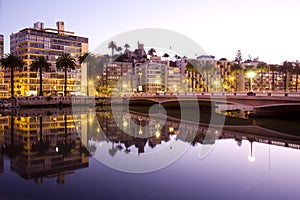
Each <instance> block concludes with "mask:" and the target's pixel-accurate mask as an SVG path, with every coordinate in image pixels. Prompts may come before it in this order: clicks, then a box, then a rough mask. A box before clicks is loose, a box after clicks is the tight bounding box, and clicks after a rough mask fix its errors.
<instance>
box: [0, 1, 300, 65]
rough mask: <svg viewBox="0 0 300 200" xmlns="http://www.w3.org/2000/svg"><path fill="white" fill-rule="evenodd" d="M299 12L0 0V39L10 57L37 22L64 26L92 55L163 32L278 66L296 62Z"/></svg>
mask: <svg viewBox="0 0 300 200" xmlns="http://www.w3.org/2000/svg"><path fill="white" fill-rule="evenodd" d="M299 7H300V1H299V0H251V1H249V0H205V1H204V0H185V1H182V0H177V1H176V0H173V1H172V0H164V1H161V0H152V1H143V0H120V1H104V0H85V1H83V0H51V1H43V0H28V1H22V0H0V33H1V34H4V36H5V52H9V35H10V34H11V33H15V32H18V31H19V30H21V29H23V28H27V27H32V26H33V23H34V22H37V21H42V22H44V23H45V27H52V28H55V27H56V21H64V22H65V29H66V30H70V31H74V32H75V34H76V35H79V36H84V37H88V38H89V51H91V52H92V51H93V50H94V49H96V48H97V47H98V46H99V45H101V44H103V43H104V42H106V41H108V40H109V39H110V38H111V37H113V36H115V35H118V34H121V33H124V32H127V31H131V30H135V29H141V28H163V29H167V30H171V31H175V32H178V33H180V34H183V35H185V36H186V37H188V38H189V39H191V40H193V41H194V42H195V43H197V44H198V45H199V46H201V47H202V48H203V49H204V51H205V52H206V53H207V54H209V55H214V56H215V57H216V59H220V58H223V57H224V58H227V59H229V60H234V58H235V55H236V52H237V50H241V52H242V56H243V59H244V60H246V59H248V58H249V55H250V56H251V58H256V57H259V60H261V61H265V62H267V63H270V64H271V63H272V64H279V63H282V62H283V61H285V60H289V61H296V60H300V51H299V49H300V27H299V25H300V21H299V19H300V12H299V11H298V9H299ZM141 42H143V41H141ZM120 45H122V46H123V45H124V44H120ZM130 45H131V46H134V44H130ZM145 46H147V44H145ZM198 55H199V53H198Z"/></svg>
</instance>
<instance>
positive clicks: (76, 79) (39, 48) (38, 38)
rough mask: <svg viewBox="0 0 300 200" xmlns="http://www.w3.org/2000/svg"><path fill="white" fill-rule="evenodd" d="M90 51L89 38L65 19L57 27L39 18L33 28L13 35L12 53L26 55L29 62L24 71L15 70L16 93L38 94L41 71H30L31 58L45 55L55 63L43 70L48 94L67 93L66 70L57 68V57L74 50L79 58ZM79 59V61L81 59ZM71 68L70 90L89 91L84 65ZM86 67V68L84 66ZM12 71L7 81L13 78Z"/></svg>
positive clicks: (72, 91)
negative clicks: (68, 27)
mask: <svg viewBox="0 0 300 200" xmlns="http://www.w3.org/2000/svg"><path fill="white" fill-rule="evenodd" d="M85 52H88V38H85V37H80V36H75V35H74V32H71V31H66V30H65V26H64V22H57V28H56V29H54V28H45V27H44V23H42V22H36V23H34V27H33V28H25V29H22V30H20V31H19V32H17V33H13V34H11V35H10V53H11V54H13V55H16V56H18V57H20V58H22V59H23V60H24V62H25V64H26V67H25V69H24V70H23V71H22V72H19V73H18V72H17V73H16V74H15V88H16V89H15V93H16V94H15V95H16V96H18V95H20V96H28V95H37V92H38V91H39V76H38V72H32V71H30V64H31V62H32V61H33V60H34V59H36V58H38V57H39V56H44V57H45V58H46V59H47V60H48V62H50V63H51V67H50V72H44V74H43V91H44V93H45V95H57V94H63V89H64V87H63V85H64V73H63V72H62V71H58V69H56V65H55V60H56V59H57V58H58V57H59V56H60V55H61V54H62V53H70V54H71V56H72V57H74V58H75V59H76V60H77V58H78V57H79V56H80V55H83V54H84V53H85ZM77 62H78V61H77ZM77 64H78V65H77V68H76V69H75V70H71V71H69V72H68V76H69V77H68V83H67V93H68V94H69V95H71V94H73V95H74V94H75V95H76V94H82V93H85V91H86V88H85V89H84V87H86V86H82V83H86V74H84V73H83V74H82V73H81V67H80V65H79V63H77ZM83 71H86V70H83ZM9 76H10V75H9V73H7V75H6V76H5V78H6V79H5V81H6V82H9V80H10V79H9Z"/></svg>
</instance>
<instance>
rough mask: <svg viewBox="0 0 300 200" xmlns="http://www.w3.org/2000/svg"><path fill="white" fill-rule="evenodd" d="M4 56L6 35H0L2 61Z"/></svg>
mask: <svg viewBox="0 0 300 200" xmlns="http://www.w3.org/2000/svg"><path fill="white" fill-rule="evenodd" d="M3 55H4V35H2V34H0V59H1V58H2V57H3Z"/></svg>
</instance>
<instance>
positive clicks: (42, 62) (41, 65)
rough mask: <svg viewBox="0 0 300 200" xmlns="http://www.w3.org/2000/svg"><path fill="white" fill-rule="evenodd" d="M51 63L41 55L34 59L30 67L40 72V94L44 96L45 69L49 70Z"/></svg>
mask: <svg viewBox="0 0 300 200" xmlns="http://www.w3.org/2000/svg"><path fill="white" fill-rule="evenodd" d="M50 65H51V64H50V63H49V62H47V60H46V59H45V57H44V56H39V57H38V58H37V59H36V60H34V61H33V62H32V63H31V65H30V69H31V70H34V71H39V72H40V94H39V96H43V70H44V71H49V67H50Z"/></svg>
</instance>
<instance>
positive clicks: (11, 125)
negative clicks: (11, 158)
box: [10, 115, 15, 145]
mask: <svg viewBox="0 0 300 200" xmlns="http://www.w3.org/2000/svg"><path fill="white" fill-rule="evenodd" d="M10 119H11V122H10V134H11V136H10V145H14V135H15V134H14V128H15V127H14V126H15V117H14V116H13V115H11V117H10Z"/></svg>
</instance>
